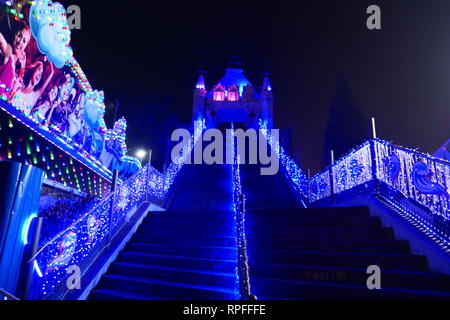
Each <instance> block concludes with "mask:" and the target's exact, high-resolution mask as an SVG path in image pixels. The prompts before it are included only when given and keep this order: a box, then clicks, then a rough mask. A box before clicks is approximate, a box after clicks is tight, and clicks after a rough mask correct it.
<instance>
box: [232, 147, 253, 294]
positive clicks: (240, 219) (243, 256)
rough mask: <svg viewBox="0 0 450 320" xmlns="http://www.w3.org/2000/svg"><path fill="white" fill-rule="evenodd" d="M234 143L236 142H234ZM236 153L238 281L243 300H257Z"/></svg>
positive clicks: (234, 168) (234, 180) (235, 187)
mask: <svg viewBox="0 0 450 320" xmlns="http://www.w3.org/2000/svg"><path fill="white" fill-rule="evenodd" d="M233 141H234V140H233ZM234 149H235V146H234V147H233V151H234V157H233V158H234V164H233V166H232V170H233V177H232V179H233V182H232V184H233V204H234V212H235V219H236V234H237V249H238V270H237V271H238V280H239V295H240V299H241V300H256V297H255V296H254V295H252V293H251V285H250V270H249V265H248V255H247V238H246V235H245V210H246V209H245V201H246V200H245V195H244V193H243V191H242V185H241V175H240V157H239V155H237V153H236V152H235V150H234Z"/></svg>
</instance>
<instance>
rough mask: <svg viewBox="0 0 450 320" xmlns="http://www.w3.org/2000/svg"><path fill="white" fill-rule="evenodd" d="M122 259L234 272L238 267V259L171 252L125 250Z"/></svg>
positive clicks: (192, 268)
mask: <svg viewBox="0 0 450 320" xmlns="http://www.w3.org/2000/svg"><path fill="white" fill-rule="evenodd" d="M120 261H123V262H132V263H141V264H149V265H156V266H167V267H173V268H185V269H191V270H194V269H196V270H209V271H216V272H224V273H232V272H235V270H236V267H237V260H236V259H217V258H212V259H208V258H199V257H186V256H181V255H170V254H151V253H142V252H132V251H124V252H122V253H121V254H120Z"/></svg>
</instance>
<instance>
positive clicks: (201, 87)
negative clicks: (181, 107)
mask: <svg viewBox="0 0 450 320" xmlns="http://www.w3.org/2000/svg"><path fill="white" fill-rule="evenodd" d="M205 73H206V72H204V71H198V80H197V84H196V85H195V88H196V89H198V90H205V89H206V85H205V76H204V74H205Z"/></svg>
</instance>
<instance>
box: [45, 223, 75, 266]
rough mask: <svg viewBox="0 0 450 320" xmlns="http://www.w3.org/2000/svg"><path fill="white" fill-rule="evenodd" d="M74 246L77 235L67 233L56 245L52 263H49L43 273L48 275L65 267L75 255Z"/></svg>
mask: <svg viewBox="0 0 450 320" xmlns="http://www.w3.org/2000/svg"><path fill="white" fill-rule="evenodd" d="M76 246H77V234H76V233H75V232H73V231H69V232H68V233H67V234H66V235H64V237H63V239H62V240H61V241H60V242H59V243H58V254H57V256H56V257H55V258H54V259H53V260H52V261H50V263H49V264H48V266H47V270H46V272H45V273H46V274H48V273H49V272H52V271H54V270H58V269H59V268H61V267H64V266H67V265H68V264H69V262H70V260H72V257H73V255H74V254H75V249H76Z"/></svg>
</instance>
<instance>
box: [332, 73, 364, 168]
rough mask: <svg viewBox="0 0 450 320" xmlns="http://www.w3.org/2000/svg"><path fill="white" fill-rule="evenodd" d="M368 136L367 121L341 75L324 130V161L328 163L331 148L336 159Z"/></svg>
mask: <svg viewBox="0 0 450 320" xmlns="http://www.w3.org/2000/svg"><path fill="white" fill-rule="evenodd" d="M367 138H368V125H367V121H366V119H365V117H364V115H363V114H362V112H361V110H360V108H359V107H358V105H357V104H356V103H355V101H354V100H353V97H352V96H351V93H350V91H349V89H348V85H347V82H346V81H345V79H344V77H343V76H342V75H340V76H339V78H338V80H337V82H336V92H335V94H334V95H333V99H332V103H331V105H330V109H329V119H328V124H327V127H326V131H325V146H324V151H325V154H324V161H325V165H328V164H330V155H331V150H334V156H335V159H336V160H338V159H339V158H341V157H342V156H344V155H345V154H346V153H348V152H349V151H350V150H351V149H353V148H355V147H357V146H358V145H359V144H361V143H362V142H363V141H364V140H365V139H367Z"/></svg>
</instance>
